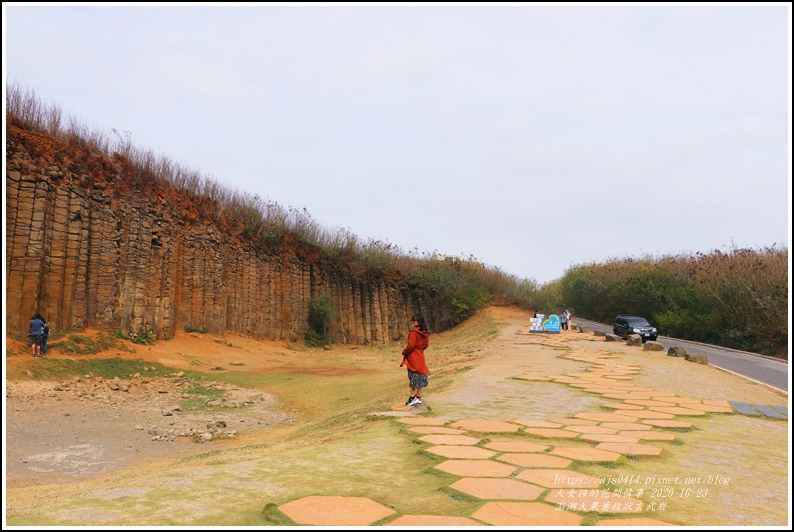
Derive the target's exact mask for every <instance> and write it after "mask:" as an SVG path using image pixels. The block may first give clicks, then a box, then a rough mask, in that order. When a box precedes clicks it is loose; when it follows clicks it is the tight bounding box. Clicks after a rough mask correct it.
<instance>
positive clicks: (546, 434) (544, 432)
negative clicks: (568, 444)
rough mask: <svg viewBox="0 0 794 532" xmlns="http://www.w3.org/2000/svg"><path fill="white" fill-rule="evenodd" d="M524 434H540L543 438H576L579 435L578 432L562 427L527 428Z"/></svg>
mask: <svg viewBox="0 0 794 532" xmlns="http://www.w3.org/2000/svg"><path fill="white" fill-rule="evenodd" d="M524 434H532V435H533V436H540V437H541V438H576V437H577V436H579V433H578V432H573V431H570V430H562V429H533V428H529V427H527V428H525V429H524Z"/></svg>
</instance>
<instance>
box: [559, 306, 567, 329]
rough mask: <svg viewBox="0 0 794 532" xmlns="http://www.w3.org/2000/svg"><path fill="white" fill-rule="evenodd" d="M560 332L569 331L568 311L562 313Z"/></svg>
mask: <svg viewBox="0 0 794 532" xmlns="http://www.w3.org/2000/svg"><path fill="white" fill-rule="evenodd" d="M560 330H561V331H567V330H568V309H565V310H563V311H562V312H560Z"/></svg>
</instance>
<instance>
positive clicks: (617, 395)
mask: <svg viewBox="0 0 794 532" xmlns="http://www.w3.org/2000/svg"><path fill="white" fill-rule="evenodd" d="M604 397H607V398H609V399H640V400H644V401H647V400H649V399H650V398H651V396H650V395H648V394H644V393H605V394H604Z"/></svg>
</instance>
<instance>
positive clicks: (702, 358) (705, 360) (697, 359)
mask: <svg viewBox="0 0 794 532" xmlns="http://www.w3.org/2000/svg"><path fill="white" fill-rule="evenodd" d="M684 358H685V359H686V360H688V361H690V362H694V363H695V364H704V365H706V366H708V365H709V357H708V355H695V354H689V353H687V354H686V355H684Z"/></svg>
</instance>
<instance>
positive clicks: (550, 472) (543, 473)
mask: <svg viewBox="0 0 794 532" xmlns="http://www.w3.org/2000/svg"><path fill="white" fill-rule="evenodd" d="M516 478H518V479H521V480H523V481H525V482H531V483H532V484H537V485H539V486H543V487H545V488H560V487H565V488H573V487H576V488H597V487H598V486H600V485H601V479H600V478H596V477H591V476H589V475H585V474H584V473H577V472H576V471H568V470H567V469H527V470H526V471H522V472H521V473H519V474H518V475H517V476H516Z"/></svg>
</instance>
